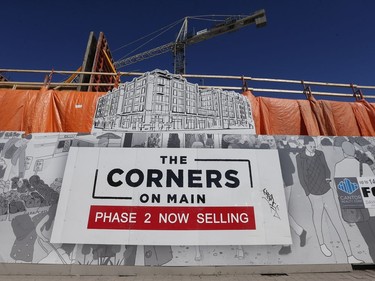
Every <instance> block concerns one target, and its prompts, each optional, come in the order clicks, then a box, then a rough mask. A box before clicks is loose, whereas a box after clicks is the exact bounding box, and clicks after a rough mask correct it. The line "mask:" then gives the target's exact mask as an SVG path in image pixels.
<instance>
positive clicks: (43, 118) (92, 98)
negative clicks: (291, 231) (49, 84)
mask: <svg viewBox="0 0 375 281" xmlns="http://www.w3.org/2000/svg"><path fill="white" fill-rule="evenodd" d="M104 94H105V93H97V92H77V91H56V90H47V89H45V88H42V89H40V90H5V89H0V130H1V131H25V132H27V133H39V132H82V133H89V132H90V131H91V127H92V121H93V117H94V114H95V107H96V102H97V99H98V97H100V96H102V95H104ZM243 94H244V95H245V96H246V97H247V98H248V99H249V101H250V103H251V106H252V111H253V116H254V120H255V127H256V131H257V134H264V135H267V134H268V135H311V136H317V135H337V136H375V105H374V104H370V103H368V102H367V101H365V100H361V101H357V102H338V101H327V100H316V99H314V98H310V99H308V100H288V99H277V98H265V97H255V96H254V95H253V94H252V93H251V92H250V91H246V92H244V93H243Z"/></svg>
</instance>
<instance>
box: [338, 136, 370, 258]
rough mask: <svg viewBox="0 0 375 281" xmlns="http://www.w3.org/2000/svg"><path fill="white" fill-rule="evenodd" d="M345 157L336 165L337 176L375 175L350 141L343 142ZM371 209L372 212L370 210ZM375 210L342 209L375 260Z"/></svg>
mask: <svg viewBox="0 0 375 281" xmlns="http://www.w3.org/2000/svg"><path fill="white" fill-rule="evenodd" d="M341 148H342V151H343V154H344V159H342V160H341V161H339V162H337V163H336V165H335V177H371V176H374V173H373V171H372V170H371V168H370V166H369V164H367V163H366V159H365V158H364V157H361V160H362V161H360V160H358V158H357V157H356V155H361V151H360V150H356V149H355V147H354V145H353V144H352V143H350V142H349V141H344V142H343V143H342V144H341ZM369 211H370V212H369ZM374 211H375V210H371V209H370V210H368V209H366V208H356V209H341V213H342V216H343V218H344V220H345V221H346V222H348V223H355V224H356V225H357V227H358V229H359V231H360V232H361V234H362V237H363V238H364V239H365V241H366V243H367V246H368V249H369V254H370V256H371V258H372V260H373V261H375V240H374V237H375V212H374Z"/></svg>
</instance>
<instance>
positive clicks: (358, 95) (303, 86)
mask: <svg viewBox="0 0 375 281" xmlns="http://www.w3.org/2000/svg"><path fill="white" fill-rule="evenodd" d="M0 73H4V74H8V73H28V74H44V75H46V77H47V76H50V77H51V76H53V75H103V76H106V75H109V76H119V77H121V76H134V77H136V76H141V75H143V74H144V73H143V72H118V73H106V72H82V71H61V70H52V71H51V70H31V69H27V70H26V69H0ZM182 76H183V77H184V78H187V79H189V78H191V79H200V81H203V80H204V79H208V80H210V81H211V80H218V79H219V80H223V81H225V82H226V83H228V82H229V81H230V83H228V84H233V83H237V82H238V84H239V85H241V86H230V85H214V84H215V83H214V84H213V85H199V88H201V89H206V88H221V89H223V90H238V91H242V90H244V89H248V90H251V91H252V92H254V93H269V94H271V96H272V95H273V94H275V95H276V94H277V95H278V96H282V95H286V94H295V95H305V96H307V95H313V96H325V97H333V98H334V97H345V98H353V97H354V98H355V99H356V100H358V99H363V98H366V99H375V86H369V85H357V84H344V83H330V82H316V81H303V80H290V79H272V78H258V77H251V76H233V75H232V76H231V75H203V74H183V75H182ZM204 81H206V80H204ZM253 82H254V83H258V84H259V83H261V84H262V86H261V87H248V86H247V85H248V84H250V83H253ZM269 83H271V84H275V83H277V84H278V85H283V86H284V87H286V85H288V86H289V87H291V86H292V87H295V88H297V89H285V88H283V89H279V88H269V87H267V85H269ZM98 85H101V86H114V83H66V82H52V80H49V81H48V79H44V81H43V82H24V81H0V88H12V89H19V88H22V89H24V88H28V89H33V88H40V87H43V86H45V87H48V88H50V89H59V90H64V89H74V88H77V87H78V86H98ZM311 87H324V88H325V89H327V88H329V89H330V88H340V89H341V90H342V89H348V90H349V91H350V93H343V92H332V91H330V90H329V91H326V90H324V91H316V90H311ZM298 88H300V89H298ZM362 90H366V91H368V92H373V94H363V93H362Z"/></svg>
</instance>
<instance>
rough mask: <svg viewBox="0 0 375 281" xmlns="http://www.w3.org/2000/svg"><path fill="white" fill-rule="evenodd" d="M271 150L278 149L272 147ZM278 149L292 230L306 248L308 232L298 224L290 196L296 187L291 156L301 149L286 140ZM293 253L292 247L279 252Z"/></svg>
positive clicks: (284, 246) (285, 247)
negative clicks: (290, 206)
mask: <svg viewBox="0 0 375 281" xmlns="http://www.w3.org/2000/svg"><path fill="white" fill-rule="evenodd" d="M271 148H276V147H271ZM277 149H278V151H279V158H280V167H281V175H282V178H283V183H284V191H285V198H286V204H287V207H288V217H289V224H290V228H291V229H292V230H293V231H294V232H295V233H296V234H297V235H298V237H299V239H300V243H299V244H300V247H304V246H305V245H306V235H307V232H306V230H305V229H304V228H303V227H302V226H300V225H299V224H298V223H297V222H296V220H295V219H294V217H293V215H292V214H291V212H290V208H289V204H290V196H291V193H292V187H293V185H294V181H293V174H294V173H295V171H296V169H295V167H294V164H293V161H292V159H291V156H290V154H291V153H294V154H296V153H298V152H299V151H300V148H298V147H296V148H292V147H290V145H289V142H288V140H285V141H282V140H280V141H278V142H277ZM291 252H292V249H291V246H290V245H283V246H282V247H281V249H280V250H279V254H280V255H287V254H290V253H291Z"/></svg>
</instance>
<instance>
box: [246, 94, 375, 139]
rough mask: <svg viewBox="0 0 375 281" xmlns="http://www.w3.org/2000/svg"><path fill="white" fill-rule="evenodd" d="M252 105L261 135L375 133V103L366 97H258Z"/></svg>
mask: <svg viewBox="0 0 375 281" xmlns="http://www.w3.org/2000/svg"><path fill="white" fill-rule="evenodd" d="M243 95H245V96H246V97H247V98H248V99H249V101H250V103H251V106H252V111H253V117H254V120H255V128H256V131H257V134H262V135H310V136H318V135H325V136H375V105H374V104H370V103H368V102H367V101H365V100H361V101H356V102H338V101H328V100H319V101H318V100H316V99H314V98H313V97H312V98H310V99H308V100H288V99H277V98H265V97H255V96H254V95H253V94H252V93H251V92H250V91H246V92H244V93H243Z"/></svg>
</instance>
